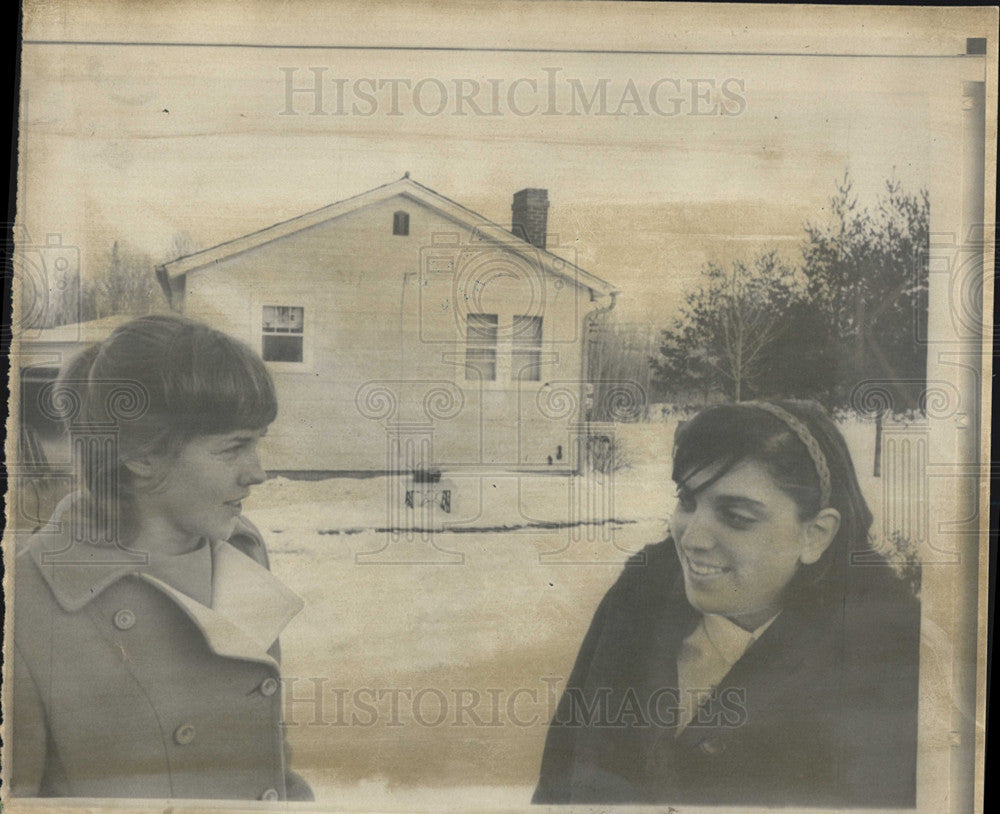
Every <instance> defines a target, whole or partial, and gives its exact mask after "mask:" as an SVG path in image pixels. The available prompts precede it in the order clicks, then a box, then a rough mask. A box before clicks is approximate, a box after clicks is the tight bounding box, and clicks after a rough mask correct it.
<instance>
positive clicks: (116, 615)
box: [8, 518, 311, 800]
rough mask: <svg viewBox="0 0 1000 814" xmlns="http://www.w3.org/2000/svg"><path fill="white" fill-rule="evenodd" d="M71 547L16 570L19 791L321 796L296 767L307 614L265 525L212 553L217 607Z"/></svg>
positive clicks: (50, 540) (53, 538)
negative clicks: (289, 628)
mask: <svg viewBox="0 0 1000 814" xmlns="http://www.w3.org/2000/svg"><path fill="white" fill-rule="evenodd" d="M63 525H64V526H66V525H68V524H63ZM66 539H67V538H66V536H65V535H48V536H43V535H36V536H35V537H33V538H32V539H31V540H30V541H28V543H27V544H26V546H25V548H24V550H23V551H22V552H21V553H19V555H18V556H17V558H16V561H15V585H14V648H13V650H12V654H11V657H12V662H13V685H14V687H13V720H12V727H11V728H10V729H9V730H8V731H9V732H10V734H11V736H12V746H13V749H12V765H11V772H12V773H11V777H12V781H11V792H12V794H13V795H16V796H59V797H136V798H205V799H207V798H213V799H263V800H284V799H311V792H310V790H309V787H308V786H307V785H306V784H305V782H304V781H303V780H302V779H301V778H299V777H298V776H297V775H295V774H294V773H292V772H289V771H288V768H287V766H286V758H285V746H284V737H283V731H282V723H281V696H282V694H281V688H280V671H279V657H280V656H279V647H278V642H277V636H278V633H279V632H280V630H281V629H282V628H283V627H284V626H285V624H287V622H288V620H289V619H291V617H292V616H294V615H295V613H297V612H298V610H300V609H301V606H302V601H301V600H300V599H299V598H298V597H296V596H295V595H294V594H293V593H292V592H291V591H290V590H289V589H288V588H286V587H285V586H284V585H283V584H282V583H280V582H279V581H278V580H277V579H275V578H274V577H273V576H272V575H271V574H270V571H269V570H268V561H267V554H266V551H265V548H264V544H263V541H262V539H261V537H260V534H259V533H258V532H257V530H256V529H255V528H254V527H253V526H252V524H250V523H249V522H247V521H245V520H243V519H242V518H241V519H240V522H239V524H238V525H237V528H236V531H235V532H234V534H233V536H232V537H231V538H230V541H229V542H228V543H226V542H213V543H212V569H213V602H212V605H213V607H212V608H206V607H205V606H202V605H200V604H199V603H197V602H194V601H193V600H191V599H189V598H188V597H186V596H185V595H184V594H182V593H181V592H179V591H177V590H176V589H174V588H172V587H171V586H169V585H167V584H166V583H163V582H160V581H158V580H156V579H155V578H153V577H149V576H148V575H144V574H143V572H142V569H137V567H136V564H135V562H134V560H132V559H131V558H130V557H128V556H126V554H127V552H125V551H123V550H122V549H120V548H116V547H107V548H98V547H94V546H87V545H79V544H78V545H77V546H75V547H73V548H71V549H69V550H68V551H65V552H63V553H59V552H60V549H63V548H66Z"/></svg>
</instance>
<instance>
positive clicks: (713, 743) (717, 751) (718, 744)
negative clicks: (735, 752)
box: [698, 740, 726, 755]
mask: <svg viewBox="0 0 1000 814" xmlns="http://www.w3.org/2000/svg"><path fill="white" fill-rule="evenodd" d="M698 749H699V751H700V752H701V753H702V754H703V755H721V754H722V753H723V752H725V751H726V744H724V743H723V742H722V741H718V740H707V741H702V742H701V743H700V744H698Z"/></svg>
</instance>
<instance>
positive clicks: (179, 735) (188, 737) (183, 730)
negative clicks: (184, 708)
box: [174, 724, 194, 746]
mask: <svg viewBox="0 0 1000 814" xmlns="http://www.w3.org/2000/svg"><path fill="white" fill-rule="evenodd" d="M174 740H175V741H176V742H177V743H179V744H180V745H181V746H187V745H188V744H189V743H191V742H192V741H193V740H194V726H193V725H192V724H181V725H180V726H179V727H177V729H175V730H174Z"/></svg>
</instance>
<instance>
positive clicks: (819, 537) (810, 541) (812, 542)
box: [799, 508, 840, 565]
mask: <svg viewBox="0 0 1000 814" xmlns="http://www.w3.org/2000/svg"><path fill="white" fill-rule="evenodd" d="M838 531H840V512H838V511H837V510H836V509H829V508H828V509H823V511H821V512H820V513H819V514H817V515H816V516H815V517H814V518H813V519H812V520H810V521H809V522H808V523H807V524H806V527H805V536H806V539H805V545H804V546H803V548H802V552H801V553H800V554H799V560H800V562H801V563H802V564H803V565H812V564H813V563H815V562H817V561H818V560H819V558H820V557H822V556H823V552H824V551H826V550H827V549H828V548H829V547H830V543H832V542H833V538H834V537H836V536H837V532H838Z"/></svg>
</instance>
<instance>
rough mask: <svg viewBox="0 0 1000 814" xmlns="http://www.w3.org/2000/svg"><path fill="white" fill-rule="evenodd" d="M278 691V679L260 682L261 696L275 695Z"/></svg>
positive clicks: (267, 679) (266, 679)
mask: <svg viewBox="0 0 1000 814" xmlns="http://www.w3.org/2000/svg"><path fill="white" fill-rule="evenodd" d="M277 691H278V679H276V678H265V679H264V680H263V681H262V682H260V694H261V695H265V696H271V695H274V694H275V693H276V692H277Z"/></svg>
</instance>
